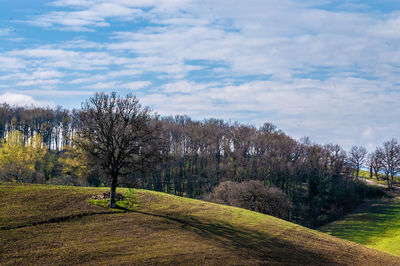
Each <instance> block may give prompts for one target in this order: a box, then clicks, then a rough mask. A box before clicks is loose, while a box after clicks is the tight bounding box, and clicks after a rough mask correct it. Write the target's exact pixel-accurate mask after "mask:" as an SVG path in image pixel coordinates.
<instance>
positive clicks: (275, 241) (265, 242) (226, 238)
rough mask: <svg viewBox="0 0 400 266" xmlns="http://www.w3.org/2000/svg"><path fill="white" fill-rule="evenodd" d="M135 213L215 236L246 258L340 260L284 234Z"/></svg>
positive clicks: (296, 262)
mask: <svg viewBox="0 0 400 266" xmlns="http://www.w3.org/2000/svg"><path fill="white" fill-rule="evenodd" d="M132 212H134V213H139V214H144V215H150V216H153V217H157V218H163V219H167V220H168V221H173V222H176V223H179V224H181V226H182V228H183V229H185V230H189V231H192V232H195V233H196V234H198V235H200V236H202V237H204V238H205V239H207V240H209V239H211V240H213V241H215V242H217V243H218V244H220V245H221V246H222V247H223V248H226V249H230V250H232V251H234V252H237V253H238V254H241V256H243V257H245V258H246V257H248V258H258V259H259V260H260V262H261V263H274V264H275V263H278V264H285V265H299V264H313V265H314V264H317V265H329V264H337V261H332V260H330V259H329V258H327V257H326V256H324V255H323V254H318V253H317V252H312V251H311V249H306V248H304V247H305V246H306V245H304V247H303V246H301V245H296V244H294V243H293V242H291V241H289V240H286V239H284V236H283V235H279V234H276V235H272V234H268V233H265V232H260V231H256V230H251V229H248V228H243V227H235V226H232V225H231V224H229V223H224V222H222V221H211V220H199V219H197V218H195V217H193V216H189V215H188V216H182V215H180V214H179V213H172V214H168V215H166V214H154V213H149V212H144V211H140V210H133V211H132ZM285 233H287V232H285ZM293 237H295V236H293Z"/></svg>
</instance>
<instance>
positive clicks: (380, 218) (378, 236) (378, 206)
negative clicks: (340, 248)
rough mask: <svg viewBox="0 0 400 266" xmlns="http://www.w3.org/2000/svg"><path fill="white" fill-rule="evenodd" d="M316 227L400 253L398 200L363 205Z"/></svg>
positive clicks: (332, 233)
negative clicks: (338, 218) (340, 218)
mask: <svg viewBox="0 0 400 266" xmlns="http://www.w3.org/2000/svg"><path fill="white" fill-rule="evenodd" d="M320 230H321V231H322V232H326V233H328V234H331V235H334V236H337V237H340V238H343V239H347V240H351V241H354V242H357V243H360V244H363V245H367V246H369V247H372V248H376V249H378V250H381V251H385V252H389V253H391V254H395V255H399V256H400V199H398V198H397V199H392V200H388V199H386V200H381V201H379V202H377V203H375V204H371V205H367V206H364V207H362V208H360V209H359V210H358V211H357V212H355V213H353V214H350V215H347V216H346V217H345V218H344V219H342V220H339V221H335V222H333V223H330V224H328V225H326V226H324V227H322V228H320Z"/></svg>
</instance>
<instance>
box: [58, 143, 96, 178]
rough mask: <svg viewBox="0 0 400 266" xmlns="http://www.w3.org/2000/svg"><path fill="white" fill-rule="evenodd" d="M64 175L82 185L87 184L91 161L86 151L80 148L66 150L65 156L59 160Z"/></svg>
mask: <svg viewBox="0 0 400 266" xmlns="http://www.w3.org/2000/svg"><path fill="white" fill-rule="evenodd" d="M59 162H60V163H61V165H62V172H63V174H64V175H67V176H70V177H71V178H74V179H76V180H77V181H79V183H80V184H86V183H87V179H88V176H89V166H88V163H89V160H88V158H87V155H86V153H85V151H83V150H82V149H81V148H80V147H78V146H76V145H75V146H67V147H65V148H64V154H63V156H62V157H60V158H59Z"/></svg>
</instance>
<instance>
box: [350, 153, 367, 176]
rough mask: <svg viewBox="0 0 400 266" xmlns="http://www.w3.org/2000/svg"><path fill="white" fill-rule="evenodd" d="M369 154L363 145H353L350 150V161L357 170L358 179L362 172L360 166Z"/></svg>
mask: <svg viewBox="0 0 400 266" xmlns="http://www.w3.org/2000/svg"><path fill="white" fill-rule="evenodd" d="M366 156H367V150H366V149H365V148H364V147H363V146H353V147H351V149H350V152H349V162H350V163H351V165H352V166H353V167H354V169H355V171H356V178H357V179H358V175H359V173H360V168H361V166H362V165H363V163H364V161H365V157H366Z"/></svg>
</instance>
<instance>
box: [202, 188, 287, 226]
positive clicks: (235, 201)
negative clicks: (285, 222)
mask: <svg viewBox="0 0 400 266" xmlns="http://www.w3.org/2000/svg"><path fill="white" fill-rule="evenodd" d="M206 200H209V201H212V202H216V203H220V204H225V205H230V206H236V207H240V208H244V209H248V210H252V211H256V212H260V213H264V214H269V215H272V216H275V217H279V218H282V219H289V217H290V210H291V207H292V205H291V203H290V201H289V199H288V197H287V196H286V194H285V193H284V192H283V191H282V190H280V189H278V188H276V187H265V186H264V185H263V184H262V183H261V182H259V181H255V180H251V181H245V182H242V183H237V182H232V181H225V182H222V183H220V184H219V185H218V186H217V187H215V188H214V189H213V191H212V192H211V194H209V195H208V196H207V197H206Z"/></svg>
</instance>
